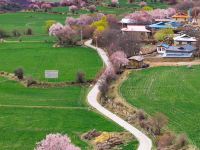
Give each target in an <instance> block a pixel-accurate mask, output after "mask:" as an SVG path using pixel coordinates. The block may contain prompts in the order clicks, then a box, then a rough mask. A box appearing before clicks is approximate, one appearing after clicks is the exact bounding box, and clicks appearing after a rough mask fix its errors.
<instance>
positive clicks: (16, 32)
mask: <svg viewBox="0 0 200 150" xmlns="http://www.w3.org/2000/svg"><path fill="white" fill-rule="evenodd" d="M12 35H13V36H14V37H19V36H21V33H20V31H19V30H16V29H15V30H13V31H12Z"/></svg>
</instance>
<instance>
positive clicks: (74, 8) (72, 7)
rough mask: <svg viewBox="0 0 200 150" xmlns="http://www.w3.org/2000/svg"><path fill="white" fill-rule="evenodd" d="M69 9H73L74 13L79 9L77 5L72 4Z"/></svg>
mask: <svg viewBox="0 0 200 150" xmlns="http://www.w3.org/2000/svg"><path fill="white" fill-rule="evenodd" d="M69 11H71V12H72V13H73V14H75V13H76V12H77V11H78V7H77V6H75V5H72V6H70V7H69Z"/></svg>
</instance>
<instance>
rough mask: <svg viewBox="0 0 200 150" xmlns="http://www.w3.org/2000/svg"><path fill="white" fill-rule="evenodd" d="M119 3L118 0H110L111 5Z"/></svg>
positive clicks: (115, 5) (114, 5)
mask: <svg viewBox="0 0 200 150" xmlns="http://www.w3.org/2000/svg"><path fill="white" fill-rule="evenodd" d="M118 5H119V1H118V0H111V6H112V7H117V6H118Z"/></svg>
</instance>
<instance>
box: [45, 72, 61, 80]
mask: <svg viewBox="0 0 200 150" xmlns="http://www.w3.org/2000/svg"><path fill="white" fill-rule="evenodd" d="M45 78H46V79H57V78H58V70H45Z"/></svg>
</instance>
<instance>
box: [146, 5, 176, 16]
mask: <svg viewBox="0 0 200 150" xmlns="http://www.w3.org/2000/svg"><path fill="white" fill-rule="evenodd" d="M148 13H149V14H150V15H151V16H152V18H153V19H165V18H169V17H171V16H173V15H175V14H176V9H174V8H168V9H155V10H152V11H149V12H148Z"/></svg>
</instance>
